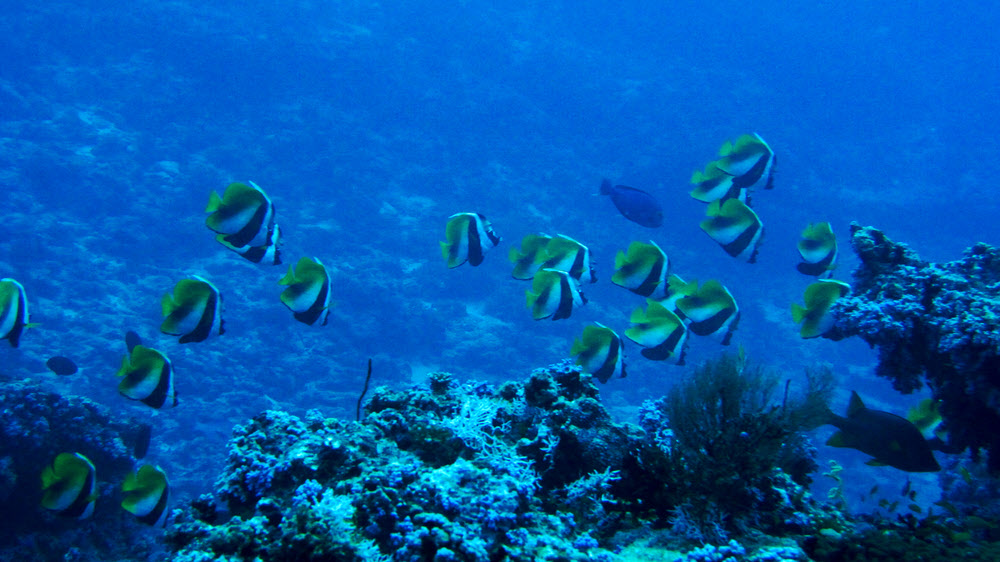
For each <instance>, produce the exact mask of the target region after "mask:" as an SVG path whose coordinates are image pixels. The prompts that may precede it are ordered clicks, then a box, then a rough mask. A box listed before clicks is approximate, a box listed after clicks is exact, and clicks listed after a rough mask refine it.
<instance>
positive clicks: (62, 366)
mask: <svg viewBox="0 0 1000 562" xmlns="http://www.w3.org/2000/svg"><path fill="white" fill-rule="evenodd" d="M45 366H46V367H48V368H49V370H50V371H52V372H53V373H55V374H57V375H63V376H66V375H72V374H74V373H76V372H77V370H78V369H77V368H76V363H74V362H73V360H72V359H70V358H69V357H63V356H62V355H57V356H56V357H50V358H49V360H48V361H46V362H45Z"/></svg>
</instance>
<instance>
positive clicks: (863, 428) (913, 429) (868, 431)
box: [826, 391, 941, 472]
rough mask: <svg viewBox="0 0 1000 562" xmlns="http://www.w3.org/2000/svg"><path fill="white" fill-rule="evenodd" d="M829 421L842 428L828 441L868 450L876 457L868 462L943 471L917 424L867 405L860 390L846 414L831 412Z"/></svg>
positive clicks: (914, 470)
mask: <svg viewBox="0 0 1000 562" xmlns="http://www.w3.org/2000/svg"><path fill="white" fill-rule="evenodd" d="M828 423H829V424H830V425H833V426H834V427H836V428H837V429H839V430H840V431H838V432H837V433H834V434H833V436H832V437H830V439H829V440H828V441H827V442H826V444H827V445H830V446H831V447H847V448H850V449H857V450H858V451H861V452H862V453H867V454H869V455H871V456H872V457H874V458H872V460H870V461H868V464H869V465H872V466H891V467H893V468H898V469H899V470H904V471H906V472H937V471H939V470H941V466H940V465H939V464H938V462H937V459H935V458H934V453H933V452H932V451H931V447H930V444H928V442H927V440H926V439H924V436H923V434H922V433H920V430H919V429H917V426H915V425H913V423H911V422H910V421H909V420H907V419H906V418H903V417H900V416H897V415H895V414H890V413H889V412H883V411H881V410H870V409H868V408H866V407H865V405H864V403H863V402H862V401H861V397H860V396H858V393H857V392H853V391H852V392H851V401H850V404H849V405H848V406H847V417H841V416H838V415H836V414H833V413H832V412H831V413H830V421H829V422H828Z"/></svg>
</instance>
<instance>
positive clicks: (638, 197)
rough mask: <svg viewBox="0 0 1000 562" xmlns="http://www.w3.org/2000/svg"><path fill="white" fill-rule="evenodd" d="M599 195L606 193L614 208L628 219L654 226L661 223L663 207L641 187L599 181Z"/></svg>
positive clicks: (649, 226) (606, 180)
mask: <svg viewBox="0 0 1000 562" xmlns="http://www.w3.org/2000/svg"><path fill="white" fill-rule="evenodd" d="M601 195H607V196H608V197H610V198H611V202H612V203H614V204H615V208H617V209H618V212H619V213H621V214H622V216H623V217H625V218H627V219H628V220H630V221H632V222H634V223H636V224H639V225H642V226H645V227H647V228H656V227H658V226H660V225H662V224H663V207H661V206H660V202H659V201H657V200H656V198H655V197H653V196H652V195H650V194H648V193H646V192H645V191H643V190H641V189H636V188H634V187H628V186H627V185H611V181H610V180H608V179H604V180H602V181H601Z"/></svg>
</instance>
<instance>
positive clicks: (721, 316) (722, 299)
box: [677, 279, 740, 345]
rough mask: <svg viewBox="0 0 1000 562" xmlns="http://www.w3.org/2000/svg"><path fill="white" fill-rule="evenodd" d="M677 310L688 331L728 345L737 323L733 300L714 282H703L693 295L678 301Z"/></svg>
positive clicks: (738, 313) (723, 288)
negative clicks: (681, 315)
mask: <svg viewBox="0 0 1000 562" xmlns="http://www.w3.org/2000/svg"><path fill="white" fill-rule="evenodd" d="M677 309H678V310H680V312H681V313H682V314H683V317H684V320H685V322H687V325H688V330H690V331H691V332H692V333H694V334H696V335H699V336H711V337H713V338H715V339H718V340H719V341H720V342H721V343H722V345H729V340H730V339H732V337H733V331H734V330H736V325H737V324H738V323H739V321H740V308H739V307H738V306H737V305H736V299H734V298H733V295H731V294H730V293H729V291H728V290H727V289H726V288H725V287H724V286H722V283H719V282H718V281H715V280H714V279H713V280H711V281H706V282H705V283H704V284H703V285H702V286H701V287H699V288H698V290H697V291H695V292H694V294H691V295H687V296H685V297H682V298H680V299H678V300H677Z"/></svg>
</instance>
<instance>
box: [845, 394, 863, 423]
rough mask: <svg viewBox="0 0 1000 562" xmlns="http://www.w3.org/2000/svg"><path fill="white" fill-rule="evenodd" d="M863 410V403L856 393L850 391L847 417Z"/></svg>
mask: <svg viewBox="0 0 1000 562" xmlns="http://www.w3.org/2000/svg"><path fill="white" fill-rule="evenodd" d="M864 409H865V403H864V402H862V401H861V397H860V396H858V393H857V392H855V391H853V390H852V391H851V401H850V402H849V403H848V404H847V417H852V416H854V415H856V414H858V413H859V412H861V411H862V410H864Z"/></svg>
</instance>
